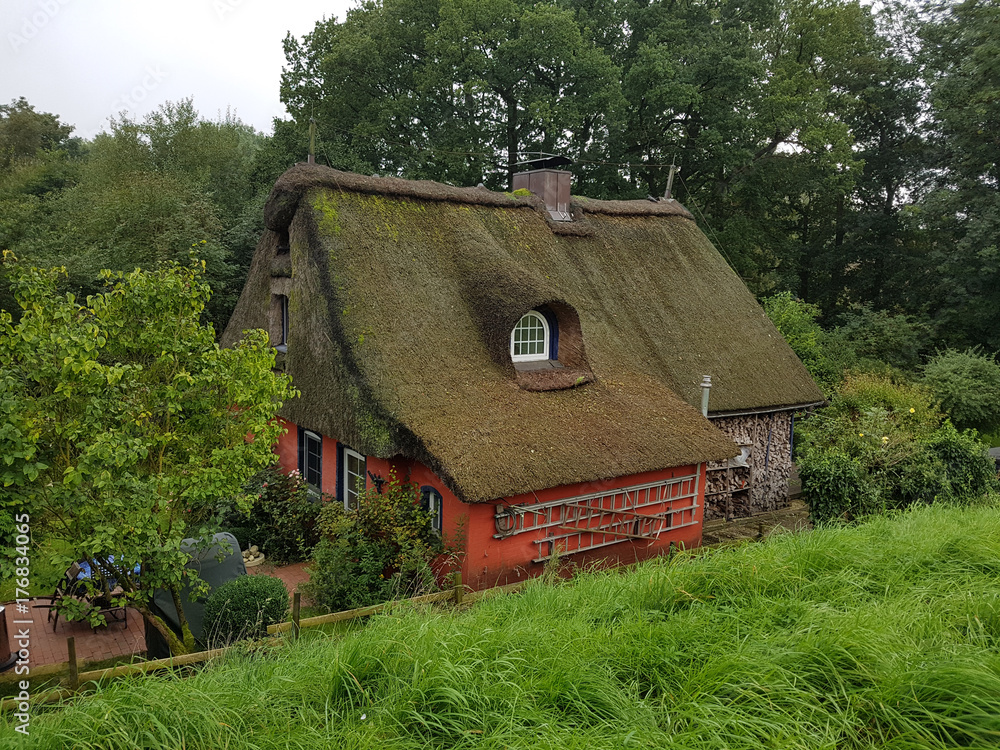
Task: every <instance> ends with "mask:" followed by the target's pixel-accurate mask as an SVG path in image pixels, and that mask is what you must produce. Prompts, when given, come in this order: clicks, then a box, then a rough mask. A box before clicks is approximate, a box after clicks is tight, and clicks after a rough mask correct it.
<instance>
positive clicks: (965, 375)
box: [923, 348, 1000, 432]
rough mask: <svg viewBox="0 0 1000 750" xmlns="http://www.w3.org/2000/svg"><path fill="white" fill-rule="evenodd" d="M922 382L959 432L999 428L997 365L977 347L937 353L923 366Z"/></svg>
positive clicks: (999, 405)
mask: <svg viewBox="0 0 1000 750" xmlns="http://www.w3.org/2000/svg"><path fill="white" fill-rule="evenodd" d="M923 382H924V383H925V384H926V385H927V386H928V387H929V388H930V389H931V390H932V391H933V393H934V395H935V396H936V397H937V398H938V399H939V400H940V402H941V408H943V409H944V410H945V411H946V412H947V413H948V415H949V416H950V417H951V421H952V422H954V423H955V426H956V427H958V428H959V429H975V430H979V431H980V432H993V431H995V430H996V429H997V428H1000V365H998V364H997V362H996V360H995V359H994V358H993V357H991V356H987V355H985V354H983V353H982V351H981V350H980V349H979V348H972V349H966V350H965V351H961V352H960V351H957V350H955V349H948V350H946V351H943V352H938V353H937V354H936V355H935V356H934V357H933V358H931V360H930V361H929V362H928V363H927V364H926V365H925V366H924V377H923Z"/></svg>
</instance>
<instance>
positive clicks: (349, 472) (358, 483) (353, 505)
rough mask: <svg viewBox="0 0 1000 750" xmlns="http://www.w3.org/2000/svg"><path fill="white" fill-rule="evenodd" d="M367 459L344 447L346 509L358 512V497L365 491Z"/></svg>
mask: <svg viewBox="0 0 1000 750" xmlns="http://www.w3.org/2000/svg"><path fill="white" fill-rule="evenodd" d="M365 484H366V479H365V457H364V456H362V455H361V454H360V453H357V452H356V451H352V450H351V449H350V448H348V447H347V446H344V486H343V488H342V489H343V496H344V507H345V508H346V509H347V510H356V509H357V507H358V495H360V494H361V493H362V492H363V491H364V489H365Z"/></svg>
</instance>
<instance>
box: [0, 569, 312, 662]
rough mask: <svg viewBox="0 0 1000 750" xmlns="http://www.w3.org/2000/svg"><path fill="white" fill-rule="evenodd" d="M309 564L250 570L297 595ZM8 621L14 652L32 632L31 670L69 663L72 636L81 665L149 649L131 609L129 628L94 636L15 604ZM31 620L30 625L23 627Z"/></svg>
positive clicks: (114, 626) (78, 625)
mask: <svg viewBox="0 0 1000 750" xmlns="http://www.w3.org/2000/svg"><path fill="white" fill-rule="evenodd" d="M306 565H307V563H296V564H294V565H287V566H285V567H281V568H279V567H275V566H274V565H271V564H269V563H268V562H267V561H265V562H264V563H263V564H261V565H258V566H257V567H254V568H249V569H247V573H249V574H251V575H269V576H274V577H276V578H280V579H281V580H282V581H284V582H285V586H287V587H288V591H289V594H293V593H295V591H296V589H297V588H298V586H299V584H302V583H304V582H306V581H308V580H309V574H308V573H306V572H305V570H304V569H305V566H306ZM47 603H48V601H47V600H32V602H31V604H32V605H35V604H47ZM3 606H4V607H5V612H4V616H5V618H6V620H7V632H8V634H9V635H10V639H11V644H10V645H11V649H12V650H13V649H15V648H16V646H15V644H14V642H13V641H14V639H15V638H16V637H17V634H18V633H19V632H20V631H21V630H23V629H25V628H26V629H28V630H29V634H30V635H29V637H30V640H31V647H30V651H31V655H30V656H29V658H28V662H29V665H30V666H31V667H40V666H42V665H44V664H61V663H64V662H66V661H67V660H68V658H69V657H68V655H67V650H66V648H67V647H66V639H67V638H68V637H69V636H73V637H74V638H75V639H76V657H77V659H79V660H80V661H81V662H97V661H104V660H106V659H111V658H114V657H119V656H128V655H130V654H138V653H142V652H144V651H145V650H146V636H145V634H144V632H143V630H144V627H143V622H142V616H141V615H140V614H139V613H138V612H137V611H136V610H134V609H129V610H128V627H126V625H125V623H123V622H111V623H109V625H108V626H107V627H106V628H98V629H97V632H96V633H95V632H94V631H93V630H91V628H90V626H89V625H86V624H85V623H82V622H66V621H65V620H63V619H62V618H61V617H60V618H59V622H58V624H57V625H56V628H55V632H53V629H52V623H51V622H50V621H46V619H45V618H46V616H47V614H48V610H46V609H34V608H33V607H32V608H30V609H29V611H28V613H27V614H24V613H17V612H16V609H17V608H16V606H15V605H14V604H12V603H8V604H5V605H3ZM27 620H30V624H24V622H25V621H27Z"/></svg>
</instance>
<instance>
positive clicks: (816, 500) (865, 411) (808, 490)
mask: <svg viewBox="0 0 1000 750" xmlns="http://www.w3.org/2000/svg"><path fill="white" fill-rule="evenodd" d="M931 399H932V396H931V394H930V393H929V391H928V390H927V389H926V388H923V387H921V386H919V385H913V384H909V383H902V382H897V381H896V380H894V379H893V378H892V377H889V376H885V375H873V374H855V375H851V376H849V377H848V378H847V379H846V380H845V381H844V383H843V385H842V387H841V390H840V392H839V393H838V394H837V395H836V396H835V397H834V398H833V400H832V402H831V404H830V406H829V407H827V408H826V409H824V410H822V411H821V412H819V413H818V414H817V415H815V416H814V417H813V418H812V419H810V420H808V421H807V422H806V423H805V424H803V425H802V427H801V428H800V432H799V434H800V440H799V445H798V449H799V473H800V475H801V477H802V492H803V495H804V496H805V499H806V501H807V502H808V503H809V508H810V514H811V516H812V519H813V520H814V521H828V520H833V519H854V518H858V517H860V516H864V515H869V514H871V513H877V512H879V511H881V510H883V509H886V508H903V507H906V506H908V505H911V504H913V503H915V502H926V503H930V502H933V501H934V500H936V499H959V498H965V497H974V496H979V495H982V494H983V493H985V492H987V491H990V490H992V489H995V488H996V472H995V469H994V467H993V463H992V461H991V460H990V459H989V456H988V455H987V453H986V446H984V445H983V444H981V443H980V442H978V441H977V440H976V436H975V433H971V432H966V433H960V432H959V431H958V430H956V429H955V428H954V427H953V426H952V424H951V423H950V422H948V421H947V420H945V421H944V423H943V424H942V415H941V414H939V413H938V412H937V411H936V410H935V409H934V407H933V404H932V401H931Z"/></svg>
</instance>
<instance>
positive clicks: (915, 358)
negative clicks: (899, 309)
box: [836, 305, 930, 371]
mask: <svg viewBox="0 0 1000 750" xmlns="http://www.w3.org/2000/svg"><path fill="white" fill-rule="evenodd" d="M836 332H837V334H838V335H840V336H843V337H844V338H846V339H847V340H849V341H850V342H851V345H852V348H853V350H854V351H853V353H854V355H855V356H856V357H857V358H858V360H859V362H858V364H857V365H856V366H859V367H863V368H864V369H876V370H878V369H881V366H882V365H884V364H888V365H890V366H892V367H897V368H900V369H902V370H908V371H915V370H916V369H917V368H918V367H919V366H920V357H921V354H922V352H923V348H924V346H925V343H926V342H927V341H928V340H929V338H930V328H929V326H927V325H926V324H924V323H921V322H919V321H917V320H915V319H913V318H912V317H911V316H909V315H902V314H896V315H893V314H892V313H889V312H887V311H885V310H873V309H871V308H870V307H868V306H866V305H858V306H856V307H854V308H853V309H851V310H850V311H848V312H846V313H844V315H843V316H842V317H841V324H840V325H839V326H838V327H837V329H836Z"/></svg>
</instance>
